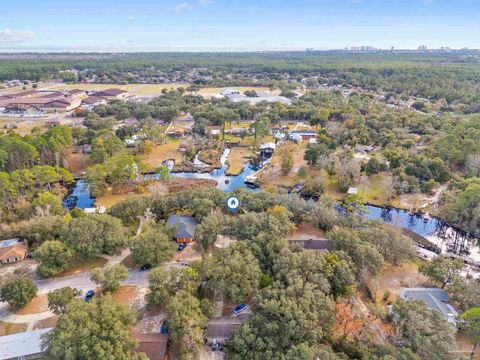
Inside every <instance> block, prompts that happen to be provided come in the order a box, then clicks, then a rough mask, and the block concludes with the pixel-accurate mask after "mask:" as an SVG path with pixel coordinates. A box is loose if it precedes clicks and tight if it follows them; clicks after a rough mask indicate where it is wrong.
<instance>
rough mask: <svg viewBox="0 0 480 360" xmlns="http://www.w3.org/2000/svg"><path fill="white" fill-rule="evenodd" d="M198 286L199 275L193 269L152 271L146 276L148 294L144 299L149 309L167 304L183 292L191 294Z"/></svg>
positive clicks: (157, 269)
mask: <svg viewBox="0 0 480 360" xmlns="http://www.w3.org/2000/svg"><path fill="white" fill-rule="evenodd" d="M198 285H199V275H198V273H197V271H196V270H195V269H193V268H190V267H189V268H186V269H172V270H171V271H168V272H166V271H164V270H162V269H160V268H155V269H153V270H152V271H151V272H150V274H148V288H149V290H150V292H149V293H148V294H147V296H146V299H147V303H148V305H149V306H150V307H153V306H155V305H162V304H164V303H165V302H168V301H169V300H170V299H171V298H172V297H173V296H174V295H175V294H176V293H178V292H179V291H184V292H188V293H191V294H193V293H194V292H195V291H196V290H197V288H198Z"/></svg>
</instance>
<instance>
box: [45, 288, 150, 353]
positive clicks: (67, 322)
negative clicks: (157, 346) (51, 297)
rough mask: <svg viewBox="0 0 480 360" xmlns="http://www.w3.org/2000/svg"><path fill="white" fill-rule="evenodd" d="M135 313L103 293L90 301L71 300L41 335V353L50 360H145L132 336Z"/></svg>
mask: <svg viewBox="0 0 480 360" xmlns="http://www.w3.org/2000/svg"><path fill="white" fill-rule="evenodd" d="M135 321H136V318H135V313H134V312H133V311H131V310H128V309H126V308H125V307H124V306H123V305H120V304H116V303H115V301H114V300H113V299H112V297H111V296H109V295H106V296H102V297H100V298H98V299H94V300H93V301H92V302H85V301H81V300H73V301H72V302H70V303H69V304H68V305H67V309H66V311H65V313H63V314H62V315H61V316H60V320H59V321H58V324H57V326H56V327H55V328H54V329H53V330H52V331H51V332H49V333H48V334H46V335H45V336H44V339H43V344H42V346H43V348H44V349H45V351H46V353H45V356H46V357H47V358H48V359H52V360H64V359H79V358H82V359H105V360H146V359H147V357H146V356H145V355H144V354H141V353H136V352H135V346H136V342H135V340H134V339H133V337H132V327H133V325H134V324H135Z"/></svg>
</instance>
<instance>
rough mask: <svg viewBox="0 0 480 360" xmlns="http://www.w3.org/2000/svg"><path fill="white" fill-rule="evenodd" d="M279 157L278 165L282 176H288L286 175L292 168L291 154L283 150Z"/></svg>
mask: <svg viewBox="0 0 480 360" xmlns="http://www.w3.org/2000/svg"><path fill="white" fill-rule="evenodd" d="M280 156H281V157H282V162H281V164H280V167H281V169H282V173H283V174H284V175H288V173H289V172H290V170H292V167H293V156H292V153H291V152H290V151H288V150H286V149H283V151H282V152H281V153H280Z"/></svg>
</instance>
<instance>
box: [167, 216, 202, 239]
mask: <svg viewBox="0 0 480 360" xmlns="http://www.w3.org/2000/svg"><path fill="white" fill-rule="evenodd" d="M167 225H170V226H173V227H174V228H175V236H174V239H175V240H176V241H177V242H179V243H182V242H185V243H190V242H192V241H193V238H194V235H195V227H196V226H197V220H196V219H195V218H194V217H193V216H188V215H170V216H169V217H168V220H167Z"/></svg>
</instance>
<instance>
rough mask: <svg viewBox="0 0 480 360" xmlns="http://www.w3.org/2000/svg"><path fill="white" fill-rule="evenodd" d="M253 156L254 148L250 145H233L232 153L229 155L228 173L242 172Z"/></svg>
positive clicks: (236, 173)
mask: <svg viewBox="0 0 480 360" xmlns="http://www.w3.org/2000/svg"><path fill="white" fill-rule="evenodd" d="M251 156H252V150H250V148H248V147H242V146H235V147H232V151H231V152H230V155H228V164H229V166H228V169H227V171H226V175H238V174H240V173H241V172H242V170H243V168H244V166H245V164H246V163H247V162H248V160H249V159H250V157H251Z"/></svg>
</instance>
